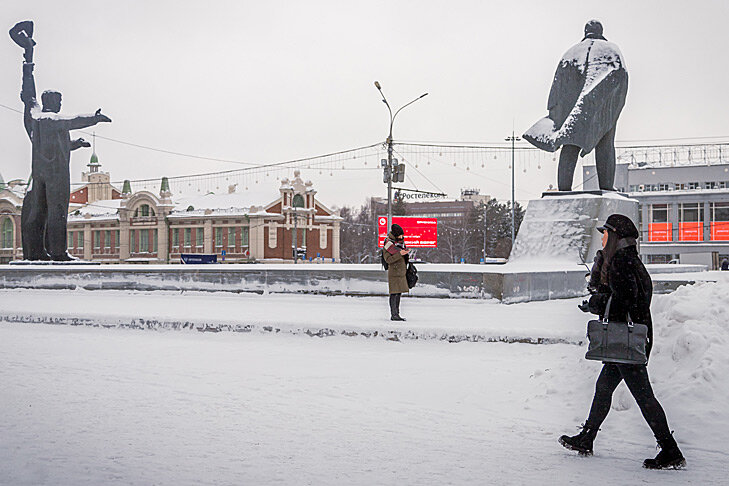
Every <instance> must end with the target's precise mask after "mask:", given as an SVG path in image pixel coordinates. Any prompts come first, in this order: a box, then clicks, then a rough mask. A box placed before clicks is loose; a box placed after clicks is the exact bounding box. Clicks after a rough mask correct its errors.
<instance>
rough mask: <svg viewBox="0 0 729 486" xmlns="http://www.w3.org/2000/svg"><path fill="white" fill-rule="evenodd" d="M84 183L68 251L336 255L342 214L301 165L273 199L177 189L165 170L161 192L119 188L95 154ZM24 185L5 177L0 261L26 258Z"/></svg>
mask: <svg viewBox="0 0 729 486" xmlns="http://www.w3.org/2000/svg"><path fill="white" fill-rule="evenodd" d="M88 167H89V170H88V172H84V173H83V174H82V180H83V185H81V186H80V187H78V188H76V189H75V190H74V191H73V192H72V193H71V197H70V207H69V213H70V214H69V217H68V251H69V253H70V254H71V255H73V256H75V257H78V258H81V259H84V260H88V261H98V262H105V263H124V262H126V263H179V262H180V254H181V253H204V254H217V255H218V261H222V260H223V256H225V258H224V260H225V262H226V263H233V262H253V261H259V262H260V261H263V262H287V261H289V262H290V261H293V255H294V250H293V248H294V247H293V242H294V241H296V243H297V245H296V246H297V247H298V251H299V255H300V256H301V257H306V258H307V259H308V258H312V259H315V260H316V259H320V260H321V261H327V262H331V261H339V226H340V221H341V218H340V217H339V215H338V214H336V213H335V212H334V211H332V210H331V209H329V208H327V207H326V206H324V204H322V203H321V202H320V201H319V200H318V199H317V198H316V193H317V191H316V190H314V188H313V184H312V183H311V182H310V181H306V182H304V181H302V180H301V177H300V173H299V171H295V172H294V178H293V179H292V180H289V179H283V180H282V181H281V185H280V187H279V195H278V197H277V198H275V199H274V200H273V201H271V202H269V203H268V204H263V205H260V204H256V202H255V201H250V200H249V199H250V197H249V196H248V194H247V193H240V192H237V191H236V186H230V187H228V191H227V193H224V194H213V193H210V194H206V195H201V196H193V197H184V196H179V197H173V195H172V193H171V192H170V188H169V183H168V181H167V178H163V179H162V181H161V185H160V191H159V193H152V192H149V191H137V192H134V191H132V187H131V184H130V183H129V182H128V181H126V182H125V183H124V187H123V188H122V189H121V190H119V189H118V188H116V187H113V186H112V184H111V182H110V177H109V174H108V173H106V172H102V171H100V164H99V162H98V157H97V156H96V154H93V155H92V158H91V162H90V163H89V165H88ZM22 200H23V191H20V190H19V189H15V190H12V188H10V187H8V186H7V185H5V184H2V185H0V238H1V239H0V243H2V245H0V246H2V248H1V249H0V262H7V261H10V260H13V259H20V258H22V249H21V240H20V211H21V209H22Z"/></svg>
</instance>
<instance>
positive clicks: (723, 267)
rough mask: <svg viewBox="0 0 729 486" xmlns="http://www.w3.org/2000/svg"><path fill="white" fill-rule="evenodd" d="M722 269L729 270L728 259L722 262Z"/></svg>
mask: <svg viewBox="0 0 729 486" xmlns="http://www.w3.org/2000/svg"><path fill="white" fill-rule="evenodd" d="M721 269H722V270H729V260H727V259H726V258H725V259H723V260H722V261H721Z"/></svg>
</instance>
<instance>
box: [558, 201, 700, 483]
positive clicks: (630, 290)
mask: <svg viewBox="0 0 729 486" xmlns="http://www.w3.org/2000/svg"><path fill="white" fill-rule="evenodd" d="M597 229H598V230H599V231H600V232H601V233H602V235H603V236H602V244H603V250H602V252H600V253H599V254H598V255H597V256H596V258H595V266H593V270H592V272H591V274H592V275H591V279H590V286H589V288H590V291H591V293H592V296H591V297H590V300H589V302H587V303H583V305H582V306H580V309H581V310H583V311H584V312H591V313H593V314H597V315H599V316H600V317H604V318H605V319H607V322H608V324H607V326H610V322H614V323H625V322H631V321H632V322H635V323H639V324H643V325H645V326H647V327H648V332H647V339H648V340H647V343H646V348H645V351H646V353H645V357H646V362H647V358H648V357H649V356H650V351H651V347H652V345H653V324H652V320H651V313H650V303H651V296H652V292H653V283H652V281H651V278H650V276H649V275H648V271H647V270H646V268H645V266H644V265H643V262H641V261H640V257H639V256H638V250H637V248H636V244H637V242H636V240H637V238H638V230H637V229H636V227H635V225H634V224H633V222H632V221H631V220H630V218H628V217H627V216H624V215H622V214H613V215H610V216H609V217H608V218H607V221H606V222H605V224H604V225H603V226H600V227H599V228H597ZM605 314H608V315H605ZM646 366H647V363H646V364H625V363H620V362H603V368H602V371H601V372H600V376H599V377H598V379H597V383H596V384H595V396H594V398H593V401H592V407H591V408H590V415H589V416H588V418H587V421H586V422H585V424H584V426H583V428H582V431H581V432H580V433H579V434H577V435H575V436H572V437H569V436H567V435H563V436H562V437H560V439H559V442H560V444H562V445H563V446H564V447H566V448H567V449H570V450H573V451H577V452H579V453H580V454H583V455H591V454H592V444H593V441H594V440H595V436H596V435H597V431H598V430H600V426H601V425H602V423H603V421H604V420H605V418H606V417H607V414H608V412H609V411H610V404H611V401H612V396H613V392H614V391H615V389H616V388H617V387H618V385H619V384H620V382H621V381H623V380H625V384H626V385H627V386H628V389H629V390H630V393H631V394H632V395H633V398H635V401H636V402H637V403H638V406H639V407H640V411H641V413H642V414H643V417H644V418H645V420H646V422H648V425H649V426H650V428H651V430H652V431H653V434H654V435H655V437H656V440H657V441H658V445H659V446H660V448H661V451H660V452H659V453H658V455H657V456H656V457H655V458H654V459H646V460H645V461H644V462H643V467H645V468H648V469H669V468H673V469H677V468H680V467H683V466H685V465H686V460H685V459H684V457H683V454H681V451H680V449H679V448H678V444H676V441H675V440H674V438H673V435H672V434H671V430H670V429H669V427H668V421H667V420H666V414H665V412H664V411H663V407H661V404H660V403H658V400H657V399H656V397H655V395H654V394H653V389H652V388H651V384H650V380H649V378H648V369H647V367H646Z"/></svg>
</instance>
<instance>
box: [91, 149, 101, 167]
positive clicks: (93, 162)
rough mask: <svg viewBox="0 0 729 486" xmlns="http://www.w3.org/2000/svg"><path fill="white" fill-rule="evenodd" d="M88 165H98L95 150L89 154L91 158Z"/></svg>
mask: <svg viewBox="0 0 729 486" xmlns="http://www.w3.org/2000/svg"><path fill="white" fill-rule="evenodd" d="M89 165H100V164H99V156H98V155H96V152H93V153H92V154H91V160H89Z"/></svg>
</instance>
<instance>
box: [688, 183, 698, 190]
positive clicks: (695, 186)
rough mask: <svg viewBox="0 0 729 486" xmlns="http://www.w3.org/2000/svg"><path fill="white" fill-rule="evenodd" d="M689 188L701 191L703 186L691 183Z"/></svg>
mask: <svg viewBox="0 0 729 486" xmlns="http://www.w3.org/2000/svg"><path fill="white" fill-rule="evenodd" d="M687 187H688V188H689V189H701V184H699V183H698V182H689V183H688V185H687Z"/></svg>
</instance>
